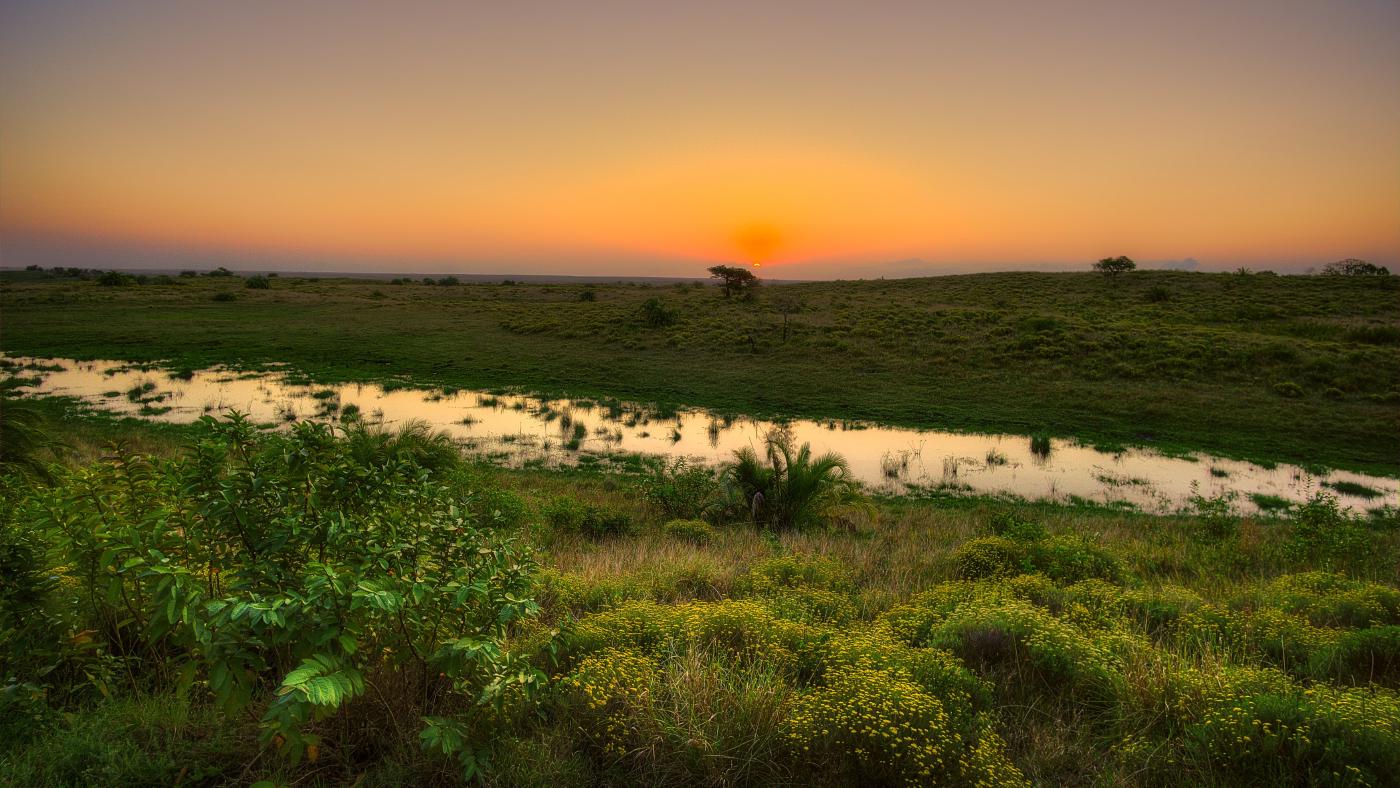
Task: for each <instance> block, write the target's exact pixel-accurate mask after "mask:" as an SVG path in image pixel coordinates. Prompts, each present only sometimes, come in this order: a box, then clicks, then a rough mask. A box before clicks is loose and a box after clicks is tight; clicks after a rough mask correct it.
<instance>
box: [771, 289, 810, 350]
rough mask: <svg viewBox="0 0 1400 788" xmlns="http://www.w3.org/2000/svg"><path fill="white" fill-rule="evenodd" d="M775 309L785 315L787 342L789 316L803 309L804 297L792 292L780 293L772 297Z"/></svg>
mask: <svg viewBox="0 0 1400 788" xmlns="http://www.w3.org/2000/svg"><path fill="white" fill-rule="evenodd" d="M772 304H773V311H775V312H777V313H778V314H780V315H782V316H783V344H787V338H788V317H789V316H791V315H795V314H797V313H798V312H801V311H802V307H803V306H804V305H803V303H802V299H800V298H798V297H797V296H795V295H792V294H791V293H779V294H777V295H775V296H773V299H772Z"/></svg>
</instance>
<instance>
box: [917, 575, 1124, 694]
mask: <svg viewBox="0 0 1400 788" xmlns="http://www.w3.org/2000/svg"><path fill="white" fill-rule="evenodd" d="M926 643H927V645H929V646H932V647H934V648H945V649H948V650H949V651H952V652H953V653H954V654H957V655H958V656H959V657H961V658H962V659H963V661H965V662H967V663H968V664H969V665H970V666H973V667H981V668H983V669H991V668H995V667H997V666H999V665H1011V666H1019V667H1024V668H1028V669H1030V670H1033V671H1035V672H1037V673H1039V674H1041V675H1042V676H1044V677H1045V678H1046V679H1049V680H1052V681H1058V682H1063V683H1064V684H1066V686H1067V687H1072V688H1074V689H1075V691H1076V692H1078V693H1080V699H1081V701H1082V702H1089V703H1093V702H1105V701H1107V700H1109V699H1110V698H1112V697H1113V695H1114V692H1115V686H1116V684H1117V681H1118V679H1119V672H1118V658H1117V657H1116V656H1115V655H1114V654H1113V652H1112V651H1111V650H1110V648H1109V643H1110V641H1108V640H1105V639H1104V638H1102V637H1091V636H1089V635H1086V634H1085V633H1084V632H1082V631H1081V630H1079V629H1077V628H1076V627H1074V626H1072V625H1070V624H1068V623H1066V622H1064V621H1060V620H1059V619H1056V618H1055V617H1054V616H1052V615H1051V614H1050V613H1049V612H1047V611H1045V610H1043V609H1041V608H1038V607H1036V606H1034V605H1032V604H1030V603H1029V602H1026V601H1023V600H1020V599H1014V598H1011V597H1008V596H1005V595H1004V594H997V593H990V594H986V595H985V596H980V597H977V598H974V599H970V600H968V601H966V602H964V603H962V604H959V605H958V606H957V607H956V608H954V609H953V610H952V612H951V613H949V615H948V616H947V618H946V619H944V620H943V621H942V622H940V623H937V624H936V625H935V626H933V627H932V628H931V629H930V631H929V634H928V638H927V641H926Z"/></svg>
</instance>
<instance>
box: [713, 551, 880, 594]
mask: <svg viewBox="0 0 1400 788" xmlns="http://www.w3.org/2000/svg"><path fill="white" fill-rule="evenodd" d="M739 588H740V589H741V590H743V591H747V592H750V593H757V594H762V593H767V592H769V591H773V590H775V589H783V588H821V589H826V590H828V591H838V592H841V593H849V592H850V591H852V590H854V588H855V584H854V582H853V580H852V577H851V572H850V570H849V569H847V568H846V566H845V565H844V564H842V563H841V562H840V561H837V560H835V559H833V558H827V557H825V556H818V555H783V556H777V557H775V558H768V559H765V560H763V561H759V562H758V563H756V564H754V565H753V567H752V568H751V569H750V570H749V576H748V577H747V578H745V579H744V580H743V581H742V582H741V583H740V584H739Z"/></svg>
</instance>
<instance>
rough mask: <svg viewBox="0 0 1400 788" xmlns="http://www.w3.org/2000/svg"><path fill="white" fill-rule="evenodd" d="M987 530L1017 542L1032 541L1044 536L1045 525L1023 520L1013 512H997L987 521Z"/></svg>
mask: <svg viewBox="0 0 1400 788" xmlns="http://www.w3.org/2000/svg"><path fill="white" fill-rule="evenodd" d="M987 530H989V531H991V532H992V534H993V535H994V536H1004V537H1006V538H1007V539H1014V540H1016V541H1018V542H1034V541H1036V540H1038V539H1044V538H1045V526H1043V525H1041V524H1040V523H1037V522H1032V521H1030V520H1023V519H1021V518H1020V517H1018V516H1016V514H1015V513H1014V512H997V513H995V514H993V515H992V516H991V519H989V520H988V521H987Z"/></svg>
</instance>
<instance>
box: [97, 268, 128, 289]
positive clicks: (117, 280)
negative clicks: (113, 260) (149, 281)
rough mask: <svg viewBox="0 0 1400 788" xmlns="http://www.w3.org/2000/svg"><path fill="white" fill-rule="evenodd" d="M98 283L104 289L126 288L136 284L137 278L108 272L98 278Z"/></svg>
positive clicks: (118, 272) (117, 272) (116, 272)
mask: <svg viewBox="0 0 1400 788" xmlns="http://www.w3.org/2000/svg"><path fill="white" fill-rule="evenodd" d="M97 283H98V284H99V285H101V286H103V287H125V286H127V285H134V284H136V277H134V276H131V275H129V274H124V273H122V272H120V271H108V272H107V273H105V274H103V275H102V276H99V277H97Z"/></svg>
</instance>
